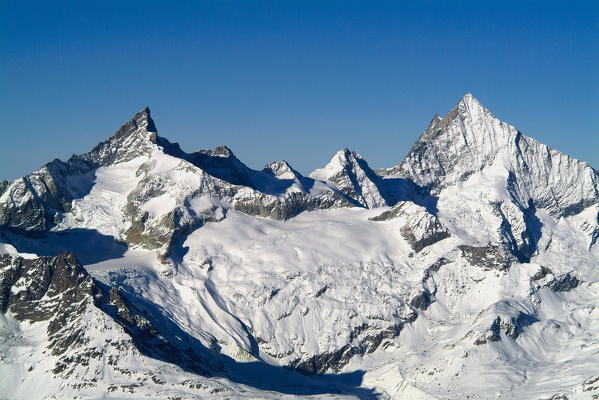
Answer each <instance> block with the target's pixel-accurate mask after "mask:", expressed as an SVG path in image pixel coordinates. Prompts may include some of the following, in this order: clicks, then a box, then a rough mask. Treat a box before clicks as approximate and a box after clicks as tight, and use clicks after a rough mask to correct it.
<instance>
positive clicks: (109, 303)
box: [0, 253, 217, 375]
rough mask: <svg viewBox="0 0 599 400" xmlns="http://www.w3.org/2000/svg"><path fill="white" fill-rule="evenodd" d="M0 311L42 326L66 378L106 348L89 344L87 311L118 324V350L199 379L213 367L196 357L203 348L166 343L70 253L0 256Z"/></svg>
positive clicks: (165, 337)
mask: <svg viewBox="0 0 599 400" xmlns="http://www.w3.org/2000/svg"><path fill="white" fill-rule="evenodd" d="M0 311H2V312H3V313H4V312H7V311H10V313H11V314H12V316H13V317H14V318H15V319H16V320H17V321H29V322H30V323H36V322H45V323H47V337H48V349H49V350H50V351H51V354H52V355H53V356H56V357H57V361H56V367H55V368H54V371H53V372H54V373H55V374H66V375H69V374H70V373H72V372H73V371H74V370H75V369H76V368H77V367H79V366H81V365H84V366H85V365H88V364H89V362H90V359H91V358H94V359H98V358H101V357H103V356H104V354H105V353H106V352H107V350H108V348H109V347H110V346H111V344H110V343H105V345H104V346H101V345H98V343H95V341H94V338H93V333H92V332H90V329H91V330H93V329H96V328H97V326H90V324H89V322H88V321H87V319H88V318H90V313H91V314H96V315H97V314H98V313H99V314H101V315H103V316H104V317H107V318H112V319H113V320H114V321H115V322H116V323H117V324H119V325H120V326H122V328H123V329H124V331H125V332H126V333H127V334H128V336H123V335H122V334H121V335H120V342H121V344H120V345H119V346H121V347H122V348H121V350H123V349H124V348H129V349H133V350H135V351H139V352H141V353H142V354H145V355H147V356H150V357H153V358H158V359H160V360H164V361H167V362H170V363H173V364H176V365H179V366H182V367H184V368H185V369H191V370H193V371H194V372H195V373H200V374H203V375H207V374H209V370H208V369H209V368H212V367H214V366H215V365H217V363H214V362H209V361H208V360H207V359H206V358H205V356H204V355H202V354H201V351H204V350H200V352H198V350H192V349H189V348H178V347H177V346H175V345H173V344H172V343H170V342H169V341H168V337H169V336H170V335H169V334H168V333H167V332H160V331H159V330H158V329H157V328H156V327H155V326H154V324H153V323H152V322H151V321H150V320H149V319H148V318H147V317H145V316H142V314H143V312H142V311H140V310H138V309H137V308H136V307H135V306H133V304H132V303H131V302H129V301H128V300H127V299H126V298H125V297H124V296H123V295H122V293H120V292H119V291H118V290H117V289H116V288H110V287H107V286H105V285H103V284H101V283H99V282H97V281H96V280H94V279H93V278H92V277H91V276H90V275H89V274H88V273H87V271H86V270H85V269H84V268H83V267H82V266H81V264H80V263H79V262H78V261H77V259H76V258H75V256H74V255H73V254H70V253H65V254H61V255H59V256H56V257H39V258H35V259H24V258H21V257H13V256H9V255H0ZM100 320H101V318H100ZM162 325H164V323H162ZM90 335H92V336H90ZM115 335H116V336H117V337H118V336H119V334H118V333H116V334H115ZM113 339H114V335H113V338H112V339H110V341H112V340H113ZM114 344H117V343H116V342H115V343H114ZM204 352H205V351H204ZM73 354H76V355H77V356H75V357H74V356H73ZM111 357H114V356H111ZM112 362H113V363H117V362H118V361H117V360H113V361H112Z"/></svg>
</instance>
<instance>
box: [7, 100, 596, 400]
mask: <svg viewBox="0 0 599 400" xmlns="http://www.w3.org/2000/svg"><path fill="white" fill-rule="evenodd" d="M598 238H599V174H598V172H597V171H596V170H594V169H593V168H592V167H590V166H589V165H588V164H586V163H583V162H580V161H577V160H575V159H573V158H571V157H568V156H566V155H564V154H562V153H560V152H558V151H556V150H554V149H550V148H549V147H547V146H545V145H543V144H541V143H539V142H537V141H536V140H534V139H531V138H528V137H526V136H524V135H523V134H522V133H520V132H519V131H518V130H517V129H515V128H514V127H512V126H510V125H508V124H506V123H504V122H501V121H499V120H498V119H497V118H495V117H494V116H493V115H492V114H491V113H490V112H489V111H488V110H486V109H485V108H484V107H483V106H482V105H481V104H480V103H479V102H478V101H477V100H476V99H474V98H473V97H472V96H471V95H469V94H467V95H466V96H464V97H463V98H462V99H461V100H460V101H459V102H458V104H457V106H456V107H455V108H454V109H453V110H452V111H450V112H449V113H448V114H447V115H446V116H445V117H443V118H441V117H439V116H435V117H434V118H433V120H432V122H431V124H430V125H429V127H428V128H427V130H426V131H425V132H424V133H423V135H422V136H421V137H420V138H419V139H418V141H417V142H416V144H415V145H414V146H413V148H412V149H411V150H410V152H409V153H408V155H407V156H406V158H405V159H404V160H403V161H402V162H401V163H400V164H399V165H397V166H395V167H392V168H385V169H381V170H378V171H373V170H372V169H371V168H370V167H369V166H368V163H367V162H366V161H365V160H364V159H363V158H362V157H361V156H360V155H359V154H358V153H357V152H353V151H350V150H348V149H342V150H340V151H339V152H337V153H336V154H335V155H334V156H333V158H332V159H331V161H330V162H329V163H328V164H327V165H326V166H325V167H324V168H321V169H317V170H315V171H314V172H312V173H311V174H310V175H309V176H302V174H300V173H299V172H298V171H296V170H294V169H293V167H292V166H290V165H289V164H288V163H286V162H285V161H279V162H273V163H271V164H269V165H267V166H266V167H265V168H264V169H263V170H260V171H257V170H253V169H251V168H249V167H247V166H246V165H245V164H243V163H242V162H241V161H240V160H239V159H237V158H236V157H235V155H234V154H233V152H232V151H231V150H230V149H229V148H227V147H225V146H222V147H217V148H216V149H214V150H200V151H197V152H194V153H187V152H184V151H183V150H182V149H181V148H180V147H179V146H178V145H177V144H176V143H171V142H169V141H168V140H167V139H165V138H163V137H161V136H159V135H158V134H157V129H156V126H155V124H154V122H153V120H152V118H151V116H150V110H149V109H147V108H146V109H144V110H142V111H140V112H139V113H137V114H136V115H135V116H134V117H133V119H132V120H131V121H129V122H127V123H126V124H125V125H123V126H122V127H121V128H120V129H119V130H118V131H117V133H116V134H114V135H113V136H112V137H110V138H109V139H108V140H107V141H105V142H102V143H100V144H99V145H98V146H96V147H95V148H94V149H93V150H92V151H90V152H89V153H86V154H82V155H75V156H73V157H71V158H70V159H69V160H67V161H64V162H63V161H60V160H54V161H52V162H50V163H48V164H46V165H45V166H44V167H42V168H40V169H39V170H37V171H35V172H33V173H32V174H30V175H28V176H26V177H23V178H21V179H17V180H15V181H13V182H6V181H3V182H0V308H1V311H2V317H0V398H10V399H32V398H56V399H58V398H64V399H70V398H74V397H78V398H112V397H114V398H140V399H141V398H160V399H162V398H273V399H279V398H298V396H299V397H303V396H312V398H364V399H464V398H471V399H490V398H509V399H549V398H552V399H562V398H568V399H587V398H597V397H599V362H598V361H597V360H599V340H597V338H598V337H599V308H598V307H597V302H598V301H599V270H598V267H599V245H597V239H598Z"/></svg>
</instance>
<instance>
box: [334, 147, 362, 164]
mask: <svg viewBox="0 0 599 400" xmlns="http://www.w3.org/2000/svg"><path fill="white" fill-rule="evenodd" d="M332 159H333V160H335V159H337V160H342V161H345V162H349V161H351V160H352V159H362V156H361V155H360V154H359V153H358V152H356V151H352V150H350V149H348V148H347V147H344V148H342V149H341V150H339V151H338V152H336V153H335V154H334V155H333V158H332Z"/></svg>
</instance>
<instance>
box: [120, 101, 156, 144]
mask: <svg viewBox="0 0 599 400" xmlns="http://www.w3.org/2000/svg"><path fill="white" fill-rule="evenodd" d="M139 130H144V131H146V132H152V133H157V132H158V130H157V129H156V124H154V120H153V119H152V117H151V116H150V108H149V107H144V108H143V109H142V110H140V111H138V112H137V113H135V115H134V116H133V118H131V119H130V120H129V121H127V122H126V123H125V124H124V125H123V126H121V127H120V128H119V130H118V131H117V132H116V133H115V134H114V135H113V138H114V139H120V138H122V137H125V136H129V135H131V134H132V133H134V132H137V131H139Z"/></svg>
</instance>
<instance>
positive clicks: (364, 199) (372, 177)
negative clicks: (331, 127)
mask: <svg viewBox="0 0 599 400" xmlns="http://www.w3.org/2000/svg"><path fill="white" fill-rule="evenodd" d="M310 177H312V178H314V179H318V180H322V181H326V182H330V183H331V184H333V185H334V186H335V187H336V188H337V189H338V190H339V191H340V192H342V193H343V194H344V195H346V196H347V197H348V198H350V199H352V200H354V201H355V202H356V203H358V204H360V205H362V206H363V207H366V208H375V207H380V206H385V205H393V204H395V202H396V201H397V200H395V199H394V198H393V196H391V194H390V193H389V192H388V191H387V189H386V188H385V185H384V183H383V180H382V179H381V177H380V176H378V175H376V174H375V172H374V171H373V170H372V169H371V168H370V167H369V166H368V163H367V162H366V161H365V160H364V159H363V158H362V156H361V155H360V154H358V153H357V152H355V151H350V150H348V149H342V150H340V151H338V152H337V153H335V155H333V158H332V159H331V161H330V162H329V163H328V164H327V165H326V166H325V167H324V168H322V169H317V170H315V171H313V172H312V173H311V174H310Z"/></svg>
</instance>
